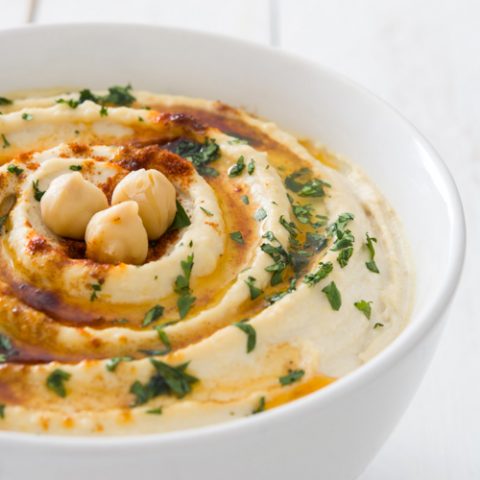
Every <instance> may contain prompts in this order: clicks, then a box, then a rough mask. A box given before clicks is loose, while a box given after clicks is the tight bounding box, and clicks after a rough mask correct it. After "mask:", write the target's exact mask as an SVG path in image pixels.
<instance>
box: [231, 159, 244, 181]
mask: <svg viewBox="0 0 480 480" xmlns="http://www.w3.org/2000/svg"><path fill="white" fill-rule="evenodd" d="M244 169H245V158H244V156H243V155H241V156H240V157H239V158H238V160H237V162H236V163H235V165H233V166H232V167H230V168H229V169H228V176H229V177H238V176H239V175H240V174H241V173H242V172H243V170H244Z"/></svg>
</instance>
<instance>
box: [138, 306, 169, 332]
mask: <svg viewBox="0 0 480 480" xmlns="http://www.w3.org/2000/svg"><path fill="white" fill-rule="evenodd" d="M164 310H165V308H164V307H162V306H161V305H154V306H153V307H152V308H151V309H150V310H149V311H148V312H147V313H146V314H145V316H144V317H143V322H142V327H148V325H150V324H152V323H153V322H155V321H157V320H158V319H159V318H160V317H161V316H162V315H163V312H164Z"/></svg>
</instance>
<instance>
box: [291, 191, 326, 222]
mask: <svg viewBox="0 0 480 480" xmlns="http://www.w3.org/2000/svg"><path fill="white" fill-rule="evenodd" d="M287 197H288V200H289V201H290V204H291V205H292V210H293V214H294V215H295V217H296V218H297V220H298V221H299V222H300V223H301V224H303V225H310V226H311V227H312V228H314V229H317V228H320V227H323V226H324V225H325V224H326V223H327V217H325V215H318V214H317V213H315V209H314V208H313V205H311V204H310V203H305V204H300V203H295V202H294V200H293V198H292V197H291V196H290V195H288V193H287Z"/></svg>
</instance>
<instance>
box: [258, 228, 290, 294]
mask: <svg viewBox="0 0 480 480" xmlns="http://www.w3.org/2000/svg"><path fill="white" fill-rule="evenodd" d="M264 237H265V238H267V239H268V240H270V242H276V243H278V246H274V245H272V244H270V243H262V245H260V248H261V250H262V251H263V252H265V253H266V254H267V255H270V257H272V260H273V261H274V262H275V263H274V264H272V265H269V266H268V267H266V268H265V270H266V271H267V272H271V273H272V278H271V280H270V284H271V285H272V286H275V285H278V284H279V283H281V282H282V274H283V272H284V270H285V269H286V268H287V265H288V264H289V263H290V256H289V255H288V253H287V252H286V251H285V249H284V248H283V246H282V245H281V244H280V242H279V241H278V240H277V238H276V237H275V236H274V234H273V232H271V231H268V232H267V233H266V234H265V235H264Z"/></svg>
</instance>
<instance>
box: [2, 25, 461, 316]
mask: <svg viewBox="0 0 480 480" xmlns="http://www.w3.org/2000/svg"><path fill="white" fill-rule="evenodd" d="M12 45H14V46H15V48H14V50H12ZM0 58H2V68H1V69H0V94H5V93H7V92H9V91H15V90H23V89H31V88H50V87H55V86H68V87H79V88H84V87H89V88H105V87H107V86H110V85H113V84H125V83H127V82H131V83H132V84H133V86H134V87H135V88H137V89H145V90H151V91H153V92H164V93H172V94H183V95H189V96H198V97H204V98H210V99H220V100H222V101H224V102H226V103H230V104H232V105H235V106H242V107H245V108H246V109H247V110H249V111H251V112H254V113H257V114H259V115H261V116H263V117H266V118H268V119H271V120H273V121H275V122H276V123H278V124H279V125H280V126H281V127H283V128H285V129H287V130H290V131H292V132H295V133H298V134H301V135H302V136H308V137H310V138H312V139H314V140H318V141H321V142H322V143H324V144H325V145H327V146H328V147H329V148H330V149H331V150H333V151H335V152H337V153H339V154H342V155H344V156H346V157H348V158H350V159H351V160H353V161H354V162H356V163H358V164H360V165H361V166H363V168H364V170H365V171H366V172H367V174H368V175H369V176H370V177H371V178H372V179H373V180H374V181H375V182H376V184H377V185H378V186H379V188H380V189H381V191H382V192H383V193H384V195H385V196H386V197H387V198H388V200H389V201H390V202H391V204H392V205H393V206H394V208H395V209H396V210H397V212H398V213H399V215H400V217H401V219H402V220H403V223H404V226H405V229H406V233H407V236H408V238H409V240H410V243H411V246H412V251H413V254H414V257H415V262H416V268H417V294H416V303H415V311H414V317H413V318H414V320H413V323H414V324H415V323H416V322H417V321H419V320H418V319H425V318H427V316H428V315H427V313H429V314H430V317H432V312H434V311H435V307H438V305H439V304H441V302H442V301H444V302H446V301H448V298H445V296H447V297H448V296H449V295H450V294H451V293H452V291H453V286H454V284H455V283H456V281H457V279H458V274H459V271H460V267H461V258H462V255H463V218H462V213H461V207H460V205H459V203H458V197H457V194H456V190H455V187H454V185H453V183H452V182H451V179H450V177H449V175H448V172H446V170H445V167H444V166H443V164H442V163H441V162H439V161H438V159H437V158H436V155H435V153H434V152H433V151H432V150H431V148H430V147H429V146H428V144H427V143H426V142H425V141H424V140H422V138H421V137H420V136H419V135H417V133H416V132H415V130H414V129H413V127H411V126H410V125H409V124H408V123H407V122H405V121H404V120H402V119H401V118H400V116H398V115H395V114H394V113H393V112H392V110H391V108H390V107H388V106H386V105H385V104H384V103H383V102H381V101H379V100H377V99H376V98H375V97H374V96H372V95H370V94H367V93H365V92H364V91H363V90H361V89H359V88H358V87H356V86H355V85H353V84H352V83H350V82H349V81H347V80H345V79H343V78H341V77H339V76H337V75H335V74H332V73H331V72H329V71H326V70H324V69H322V68H321V67H318V66H316V65H313V64H311V63H308V62H306V61H304V60H302V59H298V58H295V57H292V56H289V55H287V54H283V53H280V52H279V53H275V52H272V51H271V50H270V49H267V48H263V47H258V46H255V45H253V44H248V43H243V42H238V41H235V40H229V39H220V38H219V37H216V36H213V35H207V34H197V33H194V32H188V31H180V30H174V29H166V28H159V27H148V26H144V27H139V26H138V25H135V26H132V25H100V24H97V25H83V26H82V25H75V26H71V25H58V26H50V27H35V28H29V29H23V30H15V31H11V32H8V31H6V32H0ZM442 297H443V298H442ZM438 308H439V307H438Z"/></svg>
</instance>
